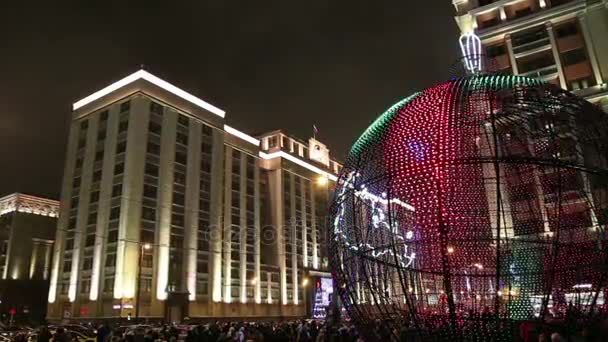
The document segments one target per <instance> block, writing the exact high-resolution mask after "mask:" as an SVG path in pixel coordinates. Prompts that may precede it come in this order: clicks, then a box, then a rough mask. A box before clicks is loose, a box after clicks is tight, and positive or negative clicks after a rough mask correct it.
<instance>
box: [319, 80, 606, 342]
mask: <svg viewBox="0 0 608 342" xmlns="http://www.w3.org/2000/svg"><path fill="white" fill-rule="evenodd" d="M607 137H608V116H607V115H606V114H605V113H604V112H602V111H601V110H600V109H599V108H598V107H596V106H594V105H592V104H591V103H589V102H587V101H585V100H582V99H580V98H578V97H576V96H574V95H573V94H571V93H569V92H567V91H564V90H562V89H560V88H559V87H557V86H555V85H553V84H548V83H544V82H542V81H539V80H535V79H530V78H525V77H517V76H498V75H485V76H484V75H474V76H467V77H461V78H455V79H452V80H450V81H448V82H445V83H443V84H439V85H437V86H435V87H433V88H430V89H427V90H424V91H422V92H419V93H416V94H414V95H412V96H410V97H408V98H406V99H404V100H402V101H400V102H398V103H397V104H395V105H394V106H393V107H391V108H390V109H388V110H387V111H386V112H385V113H384V114H382V115H381V116H380V117H379V118H378V119H377V120H376V121H375V122H373V123H372V125H371V126H370V127H369V128H367V130H366V131H365V132H364V133H363V134H362V135H361V137H360V138H358V140H356V142H355V143H354V145H353V147H352V149H351V151H350V153H349V156H348V157H347V160H346V162H345V164H344V168H343V170H342V171H341V174H340V177H339V179H338V184H337V187H336V190H335V193H334V197H333V201H332V204H331V206H330V215H329V240H328V248H329V256H330V264H331V268H332V275H333V277H334V281H335V283H336V287H337V289H338V292H339V294H340V298H341V301H342V303H343V305H344V307H345V308H346V311H347V313H348V315H349V316H350V318H351V319H352V321H353V322H354V323H355V324H356V326H357V327H358V329H359V331H360V333H361V334H363V335H364V336H365V337H366V340H369V341H373V340H380V339H385V340H387V341H388V340H389V339H388V338H391V336H395V335H397V336H399V335H401V336H410V337H412V338H413V337H416V338H417V339H419V340H420V339H421V340H431V341H435V340H436V341H444V340H449V339H452V340H454V341H463V340H481V339H482V338H485V339H488V340H492V341H501V340H504V341H511V340H512V338H513V337H514V336H515V335H519V334H520V330H521V329H524V330H525V329H527V328H530V327H532V328H533V327H534V325H540V324H542V323H543V322H547V321H548V320H549V319H551V320H552V322H557V323H555V324H559V322H570V323H571V321H572V317H573V315H574V313H575V312H576V313H577V315H578V316H577V317H579V318H581V317H587V318H588V317H590V316H597V315H599V314H600V313H601V312H603V311H602V310H603V307H604V288H605V287H606V284H607V283H608V275H607V273H606V265H607V260H608V259H607V257H608V253H607V243H608V241H606V234H605V223H606V222H607V221H608V219H607V214H608V211H607V209H608V205H607V204H608V202H607V200H608V177H607V175H608V153H607V152H608V148H607V147H608V146H607V144H608V139H607ZM568 320H570V321H568ZM524 322H525V323H524ZM576 322H578V323H580V322H581V319H577V320H576ZM578 323H577V324H578ZM522 324H528V325H529V326H528V327H527V328H525V327H523V326H522ZM564 325H565V326H570V327H574V326H576V324H565V323H564ZM532 328H530V329H532ZM572 329H574V328H572ZM397 336H395V337H397Z"/></svg>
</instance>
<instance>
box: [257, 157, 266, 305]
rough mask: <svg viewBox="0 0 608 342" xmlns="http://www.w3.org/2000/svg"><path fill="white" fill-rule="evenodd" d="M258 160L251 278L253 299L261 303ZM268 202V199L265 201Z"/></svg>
mask: <svg viewBox="0 0 608 342" xmlns="http://www.w3.org/2000/svg"><path fill="white" fill-rule="evenodd" d="M259 163H260V160H259V159H258V158H256V160H255V169H254V176H253V177H254V179H253V184H254V190H253V198H254V202H253V210H254V212H253V215H254V224H255V235H254V240H253V262H254V266H253V272H254V274H253V278H254V279H255V280H256V281H255V283H254V288H253V291H254V292H253V297H254V300H255V302H256V303H258V304H259V303H261V302H262V289H261V284H260V283H261V282H262V276H261V274H260V255H261V250H260V241H261V239H260V234H261V232H262V228H261V224H260V221H261V216H260V165H259ZM266 200H268V199H266ZM268 284H270V282H268Z"/></svg>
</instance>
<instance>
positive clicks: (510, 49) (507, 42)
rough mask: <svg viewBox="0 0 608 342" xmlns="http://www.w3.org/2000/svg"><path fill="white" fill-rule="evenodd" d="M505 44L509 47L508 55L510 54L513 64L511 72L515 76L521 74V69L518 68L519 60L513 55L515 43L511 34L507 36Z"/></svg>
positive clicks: (510, 60)
mask: <svg viewBox="0 0 608 342" xmlns="http://www.w3.org/2000/svg"><path fill="white" fill-rule="evenodd" d="M505 44H506V46H507V53H508V54H509V62H510V63H511V72H512V73H513V75H517V74H519V68H518V67H517V59H516V58H515V54H514V53H513V41H512V40H511V35H510V34H506V35H505Z"/></svg>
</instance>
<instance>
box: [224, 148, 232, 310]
mask: <svg viewBox="0 0 608 342" xmlns="http://www.w3.org/2000/svg"><path fill="white" fill-rule="evenodd" d="M224 160H225V164H224V179H225V180H226V181H225V182H224V184H225V187H224V234H223V235H224V238H223V240H222V246H223V247H222V254H223V258H222V259H223V260H222V261H223V266H224V268H223V272H222V279H223V292H224V295H223V300H224V303H230V302H232V293H231V286H230V285H231V282H232V272H231V266H232V265H231V262H232V227H231V223H232V213H231V208H232V189H231V184H232V149H231V148H225V155H224Z"/></svg>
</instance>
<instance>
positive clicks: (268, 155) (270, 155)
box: [260, 151, 338, 182]
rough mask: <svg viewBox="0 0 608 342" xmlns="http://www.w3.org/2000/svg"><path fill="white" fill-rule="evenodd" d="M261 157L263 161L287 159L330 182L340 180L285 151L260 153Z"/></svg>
mask: <svg viewBox="0 0 608 342" xmlns="http://www.w3.org/2000/svg"><path fill="white" fill-rule="evenodd" d="M260 157H261V158H263V159H274V158H277V157H281V158H285V159H287V160H289V161H291V162H294V163H296V164H298V165H300V166H302V167H304V168H307V169H309V170H310V171H312V172H316V173H318V174H320V175H323V176H325V177H327V178H328V179H329V180H332V181H334V182H335V181H337V180H338V177H336V176H335V175H333V174H331V173H329V172H327V171H324V170H321V169H320V168H318V167H316V166H314V165H311V164H308V163H307V162H305V161H302V160H300V159H298V158H296V157H294V156H292V155H290V154H288V153H285V152H283V151H278V152H273V153H264V152H260Z"/></svg>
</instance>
